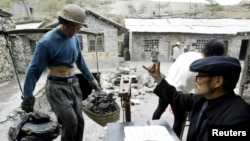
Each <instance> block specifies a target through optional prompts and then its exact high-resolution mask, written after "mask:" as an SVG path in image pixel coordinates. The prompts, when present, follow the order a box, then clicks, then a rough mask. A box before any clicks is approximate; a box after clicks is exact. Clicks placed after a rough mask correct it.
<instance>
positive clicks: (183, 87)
mask: <svg viewBox="0 0 250 141" xmlns="http://www.w3.org/2000/svg"><path fill="white" fill-rule="evenodd" d="M224 54H225V44H224V42H223V41H221V40H218V39H211V40H209V41H208V42H206V44H205V46H204V48H202V50H201V52H195V51H189V52H186V53H183V54H181V55H180V56H179V57H178V58H177V59H176V60H175V62H174V63H173V64H172V65H171V66H170V68H169V70H168V72H167V77H166V80H167V82H168V83H169V84H170V85H173V86H174V87H175V88H176V90H177V91H182V92H183V93H190V92H193V90H194V81H193V78H194V77H195V76H196V75H197V73H196V72H191V71H190V70H189V66H190V64H191V63H192V62H194V61H195V60H198V59H201V58H204V57H209V56H222V55H224ZM167 107H168V109H170V111H171V112H173V114H174V124H173V130H174V131H175V133H176V135H177V136H179V137H180V138H182V135H183V129H184V127H185V123H186V119H187V116H188V113H187V112H185V111H182V110H181V109H175V108H172V107H171V106H170V105H169V104H168V103H167V102H166V101H164V100H163V99H161V98H159V102H158V105H157V108H156V109H155V111H154V113H153V116H152V119H153V120H155V119H160V117H161V115H162V114H163V113H164V112H165V109H166V108H167Z"/></svg>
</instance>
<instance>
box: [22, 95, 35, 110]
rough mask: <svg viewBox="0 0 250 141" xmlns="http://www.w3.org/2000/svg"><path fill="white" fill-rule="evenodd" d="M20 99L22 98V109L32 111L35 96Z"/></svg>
mask: <svg viewBox="0 0 250 141" xmlns="http://www.w3.org/2000/svg"><path fill="white" fill-rule="evenodd" d="M22 99H23V101H22V103H21V108H22V110H24V111H25V112H26V113H29V112H33V111H34V105H35V97H32V98H25V97H22Z"/></svg>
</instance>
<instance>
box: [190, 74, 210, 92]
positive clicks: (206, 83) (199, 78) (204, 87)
mask: <svg viewBox="0 0 250 141" xmlns="http://www.w3.org/2000/svg"><path fill="white" fill-rule="evenodd" d="M194 81H195V85H194V88H195V94H197V95H202V96H206V95H209V94H212V93H213V92H214V86H213V85H212V84H213V83H212V82H213V76H211V75H209V74H206V73H198V75H196V77H195V79H194Z"/></svg>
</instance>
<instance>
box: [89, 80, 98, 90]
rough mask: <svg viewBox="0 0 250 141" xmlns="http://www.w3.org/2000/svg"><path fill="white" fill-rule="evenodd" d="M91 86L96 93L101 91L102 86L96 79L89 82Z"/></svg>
mask: <svg viewBox="0 0 250 141" xmlns="http://www.w3.org/2000/svg"><path fill="white" fill-rule="evenodd" d="M89 84H90V86H91V87H92V88H93V89H95V90H96V91H99V90H101V87H100V85H99V84H98V82H97V81H96V79H94V80H92V81H89Z"/></svg>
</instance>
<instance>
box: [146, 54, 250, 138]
mask: <svg viewBox="0 0 250 141" xmlns="http://www.w3.org/2000/svg"><path fill="white" fill-rule="evenodd" d="M143 67H144V68H145V69H146V70H147V71H148V72H149V74H150V75H151V76H152V77H153V78H154V79H155V81H156V82H157V86H156V88H155V89H154V93H155V94H156V95H157V96H159V97H160V98H161V99H163V100H164V101H166V102H169V103H170V104H171V106H172V108H173V109H182V110H184V111H186V112H189V113H190V114H189V121H190V125H189V129H188V134H187V141H209V140H215V139H209V138H210V137H212V138H215V136H213V135H212V130H210V129H215V128H216V127H217V129H216V130H217V131H218V130H219V131H223V132H224V133H223V134H220V137H217V139H218V138H220V139H222V140H223V139H224V137H228V136H231V137H232V138H234V140H237V139H240V140H241V139H243V140H244V141H246V140H249V135H248V132H249V128H250V127H249V126H250V105H249V104H248V103H246V102H245V101H244V100H243V99H242V98H241V97H240V96H239V95H236V94H235V92H234V88H235V87H236V84H237V82H238V80H239V77H240V73H241V65H240V62H239V60H237V59H236V58H233V57H228V56H211V57H206V58H202V59H198V60H196V61H194V62H193V63H192V64H191V65H190V71H192V72H197V73H198V74H197V75H196V76H195V77H194V82H195V85H194V86H195V87H194V88H195V91H194V93H195V94H193V93H189V94H184V93H183V92H182V91H177V90H176V88H175V87H174V86H173V85H170V84H169V83H168V82H167V81H166V80H165V79H164V78H162V76H161V73H160V62H158V63H156V64H152V65H151V66H149V67H145V66H143ZM175 116H178V115H175ZM213 127H214V128H213ZM218 128H219V129H218ZM231 131H233V132H234V131H235V132H237V131H239V132H243V133H244V135H236V137H235V135H234V134H230V135H229V134H227V133H228V132H231ZM217 136H218V135H217ZM223 136H224V137H223ZM231 137H230V138H231ZM217 139H216V140H217ZM241 141H242V140H241Z"/></svg>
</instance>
